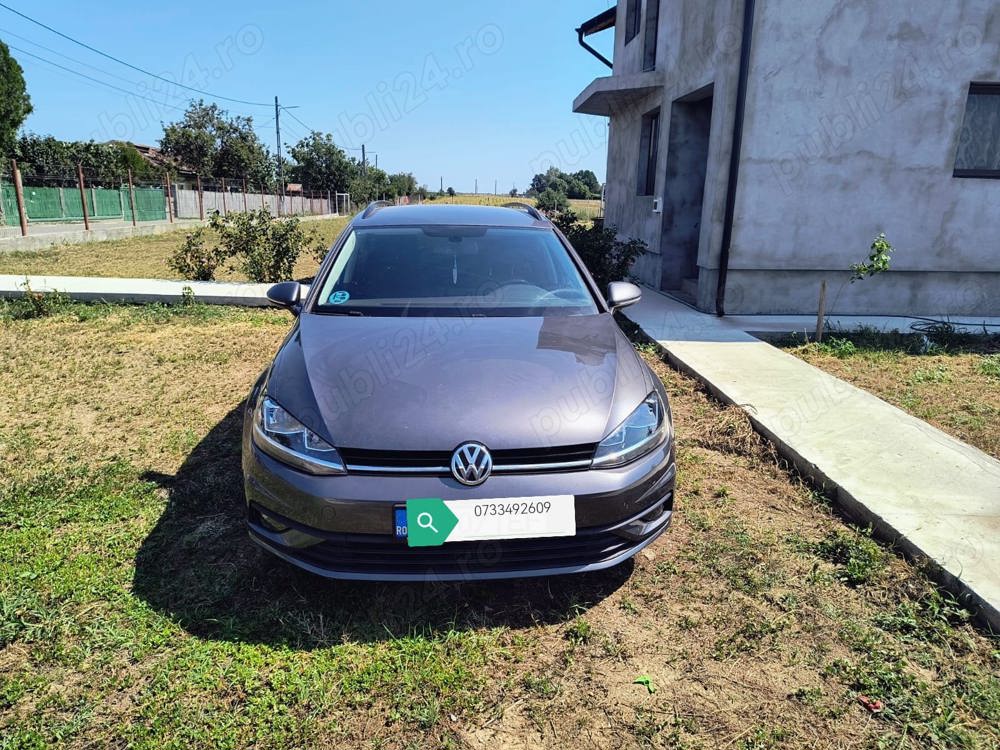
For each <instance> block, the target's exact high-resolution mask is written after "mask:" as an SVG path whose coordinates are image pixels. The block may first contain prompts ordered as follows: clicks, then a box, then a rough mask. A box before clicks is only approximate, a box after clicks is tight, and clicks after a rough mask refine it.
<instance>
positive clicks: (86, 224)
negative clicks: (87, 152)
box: [76, 163, 90, 231]
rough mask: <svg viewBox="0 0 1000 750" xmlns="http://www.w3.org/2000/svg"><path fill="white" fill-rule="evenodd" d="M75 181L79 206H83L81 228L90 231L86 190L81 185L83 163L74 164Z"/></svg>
mask: <svg viewBox="0 0 1000 750" xmlns="http://www.w3.org/2000/svg"><path fill="white" fill-rule="evenodd" d="M76 182H77V184H78V185H79V186H80V206H81V208H83V228H84V230H85V231H90V216H89V215H88V214H87V190H86V188H85V187H84V186H83V165H82V164H79V163H78V164H77V165H76Z"/></svg>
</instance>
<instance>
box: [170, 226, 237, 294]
mask: <svg viewBox="0 0 1000 750" xmlns="http://www.w3.org/2000/svg"><path fill="white" fill-rule="evenodd" d="M217 215H218V214H215V215H213V217H212V218H213V221H214V219H215V216H217ZM225 258H226V256H225V254H224V253H223V252H221V251H220V249H219V248H218V247H213V248H208V247H206V246H205V228H204V227H198V228H197V229H195V230H194V231H193V232H191V233H190V234H188V235H187V236H186V237H185V238H184V244H183V245H181V246H180V247H179V248H178V249H177V251H176V252H175V253H174V254H173V255H172V256H170V260H169V261H167V262H168V264H169V265H170V267H171V268H172V269H174V270H175V271H177V273H179V274H180V275H181V276H183V277H184V278H185V279H187V280H189V281H212V280H213V279H214V278H215V271H216V270H217V269H218V267H219V266H220V265H221V264H222V262H223V261H224V260H225Z"/></svg>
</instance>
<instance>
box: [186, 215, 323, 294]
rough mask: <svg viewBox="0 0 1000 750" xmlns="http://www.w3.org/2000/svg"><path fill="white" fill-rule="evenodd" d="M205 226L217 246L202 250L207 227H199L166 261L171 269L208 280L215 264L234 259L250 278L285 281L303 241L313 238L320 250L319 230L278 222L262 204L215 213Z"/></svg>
mask: <svg viewBox="0 0 1000 750" xmlns="http://www.w3.org/2000/svg"><path fill="white" fill-rule="evenodd" d="M209 225H210V226H211V228H212V229H213V230H214V231H215V232H216V234H218V236H219V242H220V244H219V245H217V246H216V247H213V248H211V249H208V248H206V247H205V235H204V232H205V230H204V228H200V229H197V230H195V231H194V232H192V233H191V234H189V235H188V236H187V239H186V240H185V242H184V244H183V245H182V246H181V247H180V249H179V250H178V251H177V252H176V253H174V255H173V257H171V259H170V267H171V268H173V269H175V270H176V271H178V272H179V273H180V274H181V275H182V276H183V277H184V278H186V279H191V280H194V281H211V280H212V279H213V278H214V277H215V271H216V270H217V269H218V267H219V266H220V265H222V263H224V262H225V261H227V260H230V259H233V260H236V261H237V262H238V264H239V268H240V270H241V271H242V272H243V273H244V274H245V275H246V277H247V278H248V279H249V280H250V281H255V282H259V283H265V282H277V281H288V280H289V279H291V278H292V274H293V272H294V270H295V262H296V261H297V260H298V258H299V255H300V254H301V253H302V250H303V249H304V248H305V247H306V245H309V244H311V243H313V242H315V243H316V245H317V252H319V250H320V246H321V244H322V243H320V241H319V235H318V233H317V232H316V231H315V230H314V229H310V230H309V231H306V230H304V229H303V228H302V223H301V221H299V219H297V218H293V217H287V218H284V219H277V220H276V219H275V218H274V217H273V216H271V212H270V211H268V210H267V209H266V208H262V209H258V210H255V211H248V212H246V213H237V214H231V215H230V216H221V215H220V214H219V213H218V212H216V213H213V214H212V217H211V219H210V221H209ZM322 249H325V248H322Z"/></svg>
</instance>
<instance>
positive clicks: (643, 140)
mask: <svg viewBox="0 0 1000 750" xmlns="http://www.w3.org/2000/svg"><path fill="white" fill-rule="evenodd" d="M659 142H660V110H659V109H654V110H653V111H652V112H650V113H649V114H646V115H643V117H642V135H641V137H640V139H639V184H638V191H637V192H638V194H639V195H652V194H653V191H654V190H656V155H657V149H658V144H659Z"/></svg>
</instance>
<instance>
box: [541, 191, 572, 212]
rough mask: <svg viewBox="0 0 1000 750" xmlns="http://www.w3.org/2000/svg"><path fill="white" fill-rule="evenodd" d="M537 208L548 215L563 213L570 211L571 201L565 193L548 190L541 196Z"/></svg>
mask: <svg viewBox="0 0 1000 750" xmlns="http://www.w3.org/2000/svg"><path fill="white" fill-rule="evenodd" d="M535 206H536V207H537V208H538V210H539V211H545V212H546V213H561V212H564V211H569V199H568V198H567V197H566V196H565V195H564V194H563V193H560V192H558V191H556V190H553V189H552V188H547V189H546V190H543V191H542V192H541V193H540V194H539V196H538V200H536V201H535Z"/></svg>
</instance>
